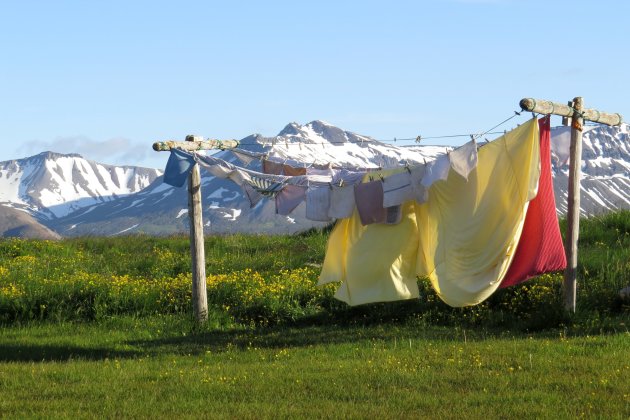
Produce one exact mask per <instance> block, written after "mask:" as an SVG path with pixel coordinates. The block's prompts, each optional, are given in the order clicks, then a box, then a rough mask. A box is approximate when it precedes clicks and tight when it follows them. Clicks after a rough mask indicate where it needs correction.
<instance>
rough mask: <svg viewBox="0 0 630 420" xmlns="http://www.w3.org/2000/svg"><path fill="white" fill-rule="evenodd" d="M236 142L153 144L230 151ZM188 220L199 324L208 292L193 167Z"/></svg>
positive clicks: (196, 139) (197, 185) (197, 175)
mask: <svg viewBox="0 0 630 420" xmlns="http://www.w3.org/2000/svg"><path fill="white" fill-rule="evenodd" d="M238 144H239V143H238V141H236V140H213V139H208V140H204V139H203V137H199V136H192V135H189V136H186V141H184V142H179V141H173V140H167V141H160V142H155V143H153V150H155V151H156V152H162V151H169V150H171V149H181V150H190V151H193V150H210V149H232V148H235V147H238ZM188 218H189V220H190V255H191V260H192V282H193V284H192V303H193V313H194V316H195V319H196V320H197V321H198V322H200V323H201V322H205V321H207V320H208V292H207V287H206V253H205V244H204V237H203V217H202V206H201V174H200V171H199V164H195V165H194V166H193V168H192V170H191V171H190V174H189V175H188Z"/></svg>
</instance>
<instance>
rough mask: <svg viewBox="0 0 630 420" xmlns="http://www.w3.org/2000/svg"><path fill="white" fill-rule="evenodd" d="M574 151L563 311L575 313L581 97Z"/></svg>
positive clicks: (573, 125) (573, 123)
mask: <svg viewBox="0 0 630 420" xmlns="http://www.w3.org/2000/svg"><path fill="white" fill-rule="evenodd" d="M573 110H574V111H573V116H572V117H571V147H570V152H569V188H568V192H567V243H566V245H565V249H566V254H567V268H566V270H565V271H564V283H563V288H564V289H563V290H564V307H565V308H567V309H568V310H570V311H571V312H575V304H576V297H577V256H578V237H579V236H580V195H581V194H580V193H581V191H580V181H581V178H582V128H583V125H584V118H582V97H580V96H578V97H576V98H575V99H573Z"/></svg>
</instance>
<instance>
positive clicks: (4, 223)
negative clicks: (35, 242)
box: [0, 206, 61, 240]
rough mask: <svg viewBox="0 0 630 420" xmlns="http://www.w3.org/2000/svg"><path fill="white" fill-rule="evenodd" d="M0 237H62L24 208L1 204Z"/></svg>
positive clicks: (53, 238) (51, 238)
mask: <svg viewBox="0 0 630 420" xmlns="http://www.w3.org/2000/svg"><path fill="white" fill-rule="evenodd" d="M0 237H3V238H7V237H18V238H28V239H49V240H55V239H60V238H61V236H60V235H59V234H57V233H56V232H53V231H52V230H50V229H49V228H47V227H46V226H44V225H42V224H41V223H39V222H38V221H37V220H35V218H33V216H31V215H30V214H28V213H26V212H25V211H22V210H17V209H13V208H10V207H5V206H0Z"/></svg>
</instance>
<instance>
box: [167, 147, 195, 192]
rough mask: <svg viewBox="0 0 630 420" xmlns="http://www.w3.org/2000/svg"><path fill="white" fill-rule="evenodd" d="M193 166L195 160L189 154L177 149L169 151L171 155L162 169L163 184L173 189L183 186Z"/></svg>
mask: <svg viewBox="0 0 630 420" xmlns="http://www.w3.org/2000/svg"><path fill="white" fill-rule="evenodd" d="M194 165H195V158H194V157H193V155H192V154H191V153H189V152H184V151H183V150H179V149H171V154H170V156H169V157H168V161H167V162H166V167H165V168H164V178H162V180H163V182H164V183H165V184H168V185H172V186H173V187H181V186H183V185H184V183H185V182H186V179H187V178H188V174H189V173H190V170H191V169H192V167H193V166H194Z"/></svg>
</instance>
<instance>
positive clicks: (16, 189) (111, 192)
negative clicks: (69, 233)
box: [0, 152, 162, 220]
mask: <svg viewBox="0 0 630 420" xmlns="http://www.w3.org/2000/svg"><path fill="white" fill-rule="evenodd" d="M161 174H162V171H160V170H156V169H148V168H139V167H134V166H113V165H104V164H101V163H96V162H93V161H90V160H87V159H84V158H82V157H81V156H80V155H77V154H69V155H63V154H59V153H53V152H43V153H40V154H38V155H36V156H32V157H29V158H25V159H18V160H10V161H6V162H0V205H3V206H6V207H14V208H17V209H22V210H26V211H27V212H29V213H30V214H32V215H33V216H35V217H36V218H38V219H40V220H54V219H57V218H60V217H64V216H67V215H68V214H70V213H73V212H75V211H77V210H79V209H81V208H85V207H89V206H93V205H94V204H99V203H104V202H108V201H112V200H116V199H119V198H120V197H124V196H127V195H130V194H134V193H137V192H140V191H142V190H143V189H145V188H146V187H147V186H149V185H150V184H151V182H153V181H155V179H156V178H158V177H159V176H160V175H161Z"/></svg>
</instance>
